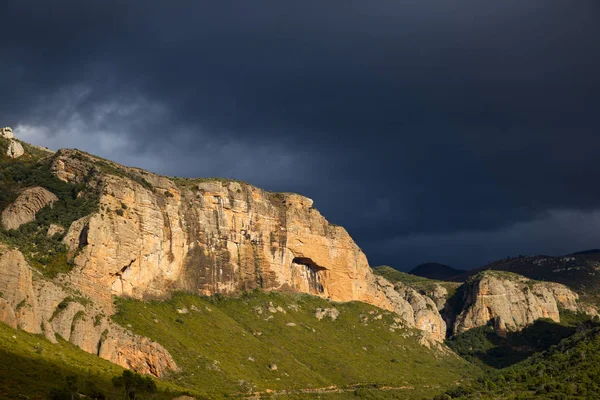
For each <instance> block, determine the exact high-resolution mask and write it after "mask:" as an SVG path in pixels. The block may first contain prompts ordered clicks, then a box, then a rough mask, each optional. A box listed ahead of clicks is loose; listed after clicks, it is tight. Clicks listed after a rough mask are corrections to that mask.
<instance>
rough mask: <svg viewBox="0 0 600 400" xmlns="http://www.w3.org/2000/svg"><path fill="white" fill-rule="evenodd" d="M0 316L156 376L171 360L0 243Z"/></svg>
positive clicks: (172, 364) (170, 367) (14, 324)
mask: <svg viewBox="0 0 600 400" xmlns="http://www.w3.org/2000/svg"><path fill="white" fill-rule="evenodd" d="M0 321H2V322H4V323H6V324H8V325H9V326H12V327H13V328H17V327H18V328H20V329H23V330H24V331H27V332H30V333H36V334H43V335H44V336H45V337H46V338H47V339H48V340H50V341H52V342H56V341H57V335H60V336H61V337H62V338H64V339H65V340H68V341H70V342H71V343H73V344H75V345H76V346H79V347H80V348H82V349H83V350H85V351H87V352H89V353H93V354H97V355H99V356H100V357H102V358H104V359H107V360H109V361H111V362H114V363H116V364H119V365H121V366H123V367H125V368H131V369H134V370H136V371H138V372H141V373H146V374H153V375H155V376H162V375H164V374H165V373H166V372H167V371H169V370H176V369H177V365H176V364H175V362H174V361H173V358H172V357H171V355H170V354H169V353H168V352H167V351H166V350H165V349H164V348H163V347H162V346H161V345H160V344H158V343H155V342H152V341H150V340H149V339H147V338H144V337H141V336H137V335H134V334H132V333H130V332H128V331H127V330H125V329H124V328H122V327H120V326H118V325H116V324H114V323H112V322H111V321H110V320H109V319H108V318H107V317H106V316H105V314H104V313H103V312H102V310H101V309H100V308H99V307H97V306H96V305H94V303H93V302H92V300H91V299H89V298H88V297H86V296H84V295H82V294H81V292H79V291H77V290H76V289H74V288H72V287H70V285H69V284H68V282H63V283H62V284H61V283H59V282H51V281H49V280H45V279H43V278H42V277H41V276H40V275H39V273H36V272H35V271H34V270H32V268H31V267H30V266H29V265H28V264H27V262H26V261H25V259H24V258H23V255H22V254H21V253H20V252H19V251H18V250H14V249H13V250H11V249H9V248H8V247H7V246H4V245H0Z"/></svg>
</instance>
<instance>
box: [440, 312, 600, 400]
mask: <svg viewBox="0 0 600 400" xmlns="http://www.w3.org/2000/svg"><path fill="white" fill-rule="evenodd" d="M599 378H600V328H598V323H597V322H596V323H590V324H588V326H587V329H580V331H579V332H577V333H575V334H574V335H573V336H571V337H568V338H566V339H564V340H563V341H561V342H560V343H559V344H558V345H555V346H551V347H550V348H549V349H548V350H546V351H543V352H540V353H537V354H535V355H534V356H532V357H530V358H528V359H527V360H525V361H522V362H520V363H518V364H515V365H513V366H511V367H509V368H506V369H503V370H501V371H499V372H497V373H493V374H490V375H487V376H486V377H483V378H481V379H479V380H477V381H476V382H475V383H474V384H473V385H465V386H461V387H459V388H456V389H452V390H450V391H448V392H447V393H446V394H444V395H439V396H436V397H435V399H436V400H441V399H465V400H466V399H482V400H488V399H490V400H491V399H508V400H516V399H534V398H536V399H597V398H599V395H598V390H599V389H600V387H599V385H598V382H599Z"/></svg>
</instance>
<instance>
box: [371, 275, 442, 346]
mask: <svg viewBox="0 0 600 400" xmlns="http://www.w3.org/2000/svg"><path fill="white" fill-rule="evenodd" d="M377 285H378V286H379V288H380V290H381V291H383V292H384V293H385V295H386V297H387V298H389V299H391V300H392V304H394V306H395V308H394V311H395V312H396V313H397V314H398V315H400V316H401V317H402V319H403V320H404V321H405V322H406V323H407V324H408V326H411V327H415V328H417V329H420V330H422V331H423V332H425V333H426V334H427V335H428V336H429V337H430V338H431V339H433V340H436V341H443V340H444V338H445V337H446V323H445V322H444V320H443V318H442V317H441V316H440V313H439V312H438V310H437V308H436V305H435V303H434V301H433V300H431V299H430V298H429V297H427V296H424V295H422V294H420V293H419V292H417V291H416V290H414V289H413V288H411V287H409V286H407V285H404V284H403V283H400V282H397V283H396V284H395V285H392V284H391V283H389V282H388V281H387V280H385V279H384V278H382V277H378V278H377Z"/></svg>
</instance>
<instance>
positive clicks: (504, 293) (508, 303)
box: [453, 271, 578, 335]
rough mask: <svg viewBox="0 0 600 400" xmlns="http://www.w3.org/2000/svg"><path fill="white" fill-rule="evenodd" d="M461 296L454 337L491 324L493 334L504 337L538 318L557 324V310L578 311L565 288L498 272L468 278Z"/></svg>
mask: <svg viewBox="0 0 600 400" xmlns="http://www.w3.org/2000/svg"><path fill="white" fill-rule="evenodd" d="M462 296H463V298H462V302H461V304H462V309H461V311H460V313H459V314H458V317H457V318H456V320H455V322H454V326H453V332H454V333H455V334H456V333H461V332H464V331H467V330H469V329H472V328H475V327H479V326H484V325H486V324H487V323H488V322H490V321H493V322H494V327H495V330H496V332H497V333H498V334H499V335H506V333H507V332H510V331H518V330H520V329H522V328H524V327H525V326H527V325H529V324H532V323H533V322H534V321H535V320H536V319H539V318H550V319H552V320H553V321H556V322H559V321H560V314H559V308H562V309H566V310H571V311H577V310H578V305H577V299H578V295H577V294H576V293H574V292H572V291H571V290H570V289H568V288H567V287H566V286H564V285H561V284H558V283H553V282H538V281H532V280H530V279H527V278H525V277H523V276H520V275H516V274H512V273H507V272H499V271H485V272H482V273H479V274H477V275H475V276H473V277H471V278H470V279H469V280H468V281H467V282H466V283H465V284H464V286H463V290H462Z"/></svg>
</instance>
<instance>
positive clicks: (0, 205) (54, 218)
mask: <svg viewBox="0 0 600 400" xmlns="http://www.w3.org/2000/svg"><path fill="white" fill-rule="evenodd" d="M39 151H41V150H39ZM49 164H50V159H42V160H36V159H33V158H27V157H25V156H24V157H21V158H19V159H16V160H6V161H3V162H0V187H1V188H2V190H0V210H2V209H4V208H5V207H6V206H8V205H9V204H10V203H11V202H12V201H14V200H15V199H16V197H17V196H18V193H19V191H20V190H22V189H25V188H30V187H34V186H41V187H43V188H45V189H47V190H49V191H50V192H52V193H54V194H55V195H56V196H57V197H58V199H59V200H58V201H57V202H55V203H54V204H53V205H52V206H48V207H45V208H43V209H42V210H40V212H38V213H37V215H36V219H35V221H32V222H30V223H28V224H24V225H22V226H21V227H20V228H19V229H17V230H10V231H6V230H4V229H3V228H1V227H0V241H2V242H5V243H8V244H11V245H13V246H16V247H18V248H19V250H21V252H22V253H23V254H24V255H25V257H27V259H28V261H29V262H30V264H31V265H32V266H34V267H36V268H38V269H39V270H40V271H42V272H43V273H44V274H45V275H46V276H49V277H54V276H56V275H57V274H59V273H61V272H68V271H69V270H70V269H71V265H70V263H69V260H68V258H67V249H66V247H65V246H64V244H63V243H62V238H63V236H64V234H56V235H54V236H53V237H47V232H48V228H49V227H50V225H51V224H58V225H61V226H63V227H64V228H66V229H68V227H69V226H70V225H71V223H72V222H73V221H75V220H77V219H79V218H82V217H84V216H86V215H89V214H91V213H93V212H94V211H96V210H97V209H98V195H97V194H96V193H93V192H90V191H86V190H85V189H86V183H87V182H83V183H81V184H70V183H66V182H63V181H61V180H60V179H58V178H57V177H56V176H54V175H53V174H52V173H51V172H50V165H49ZM90 179H91V177H90Z"/></svg>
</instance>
